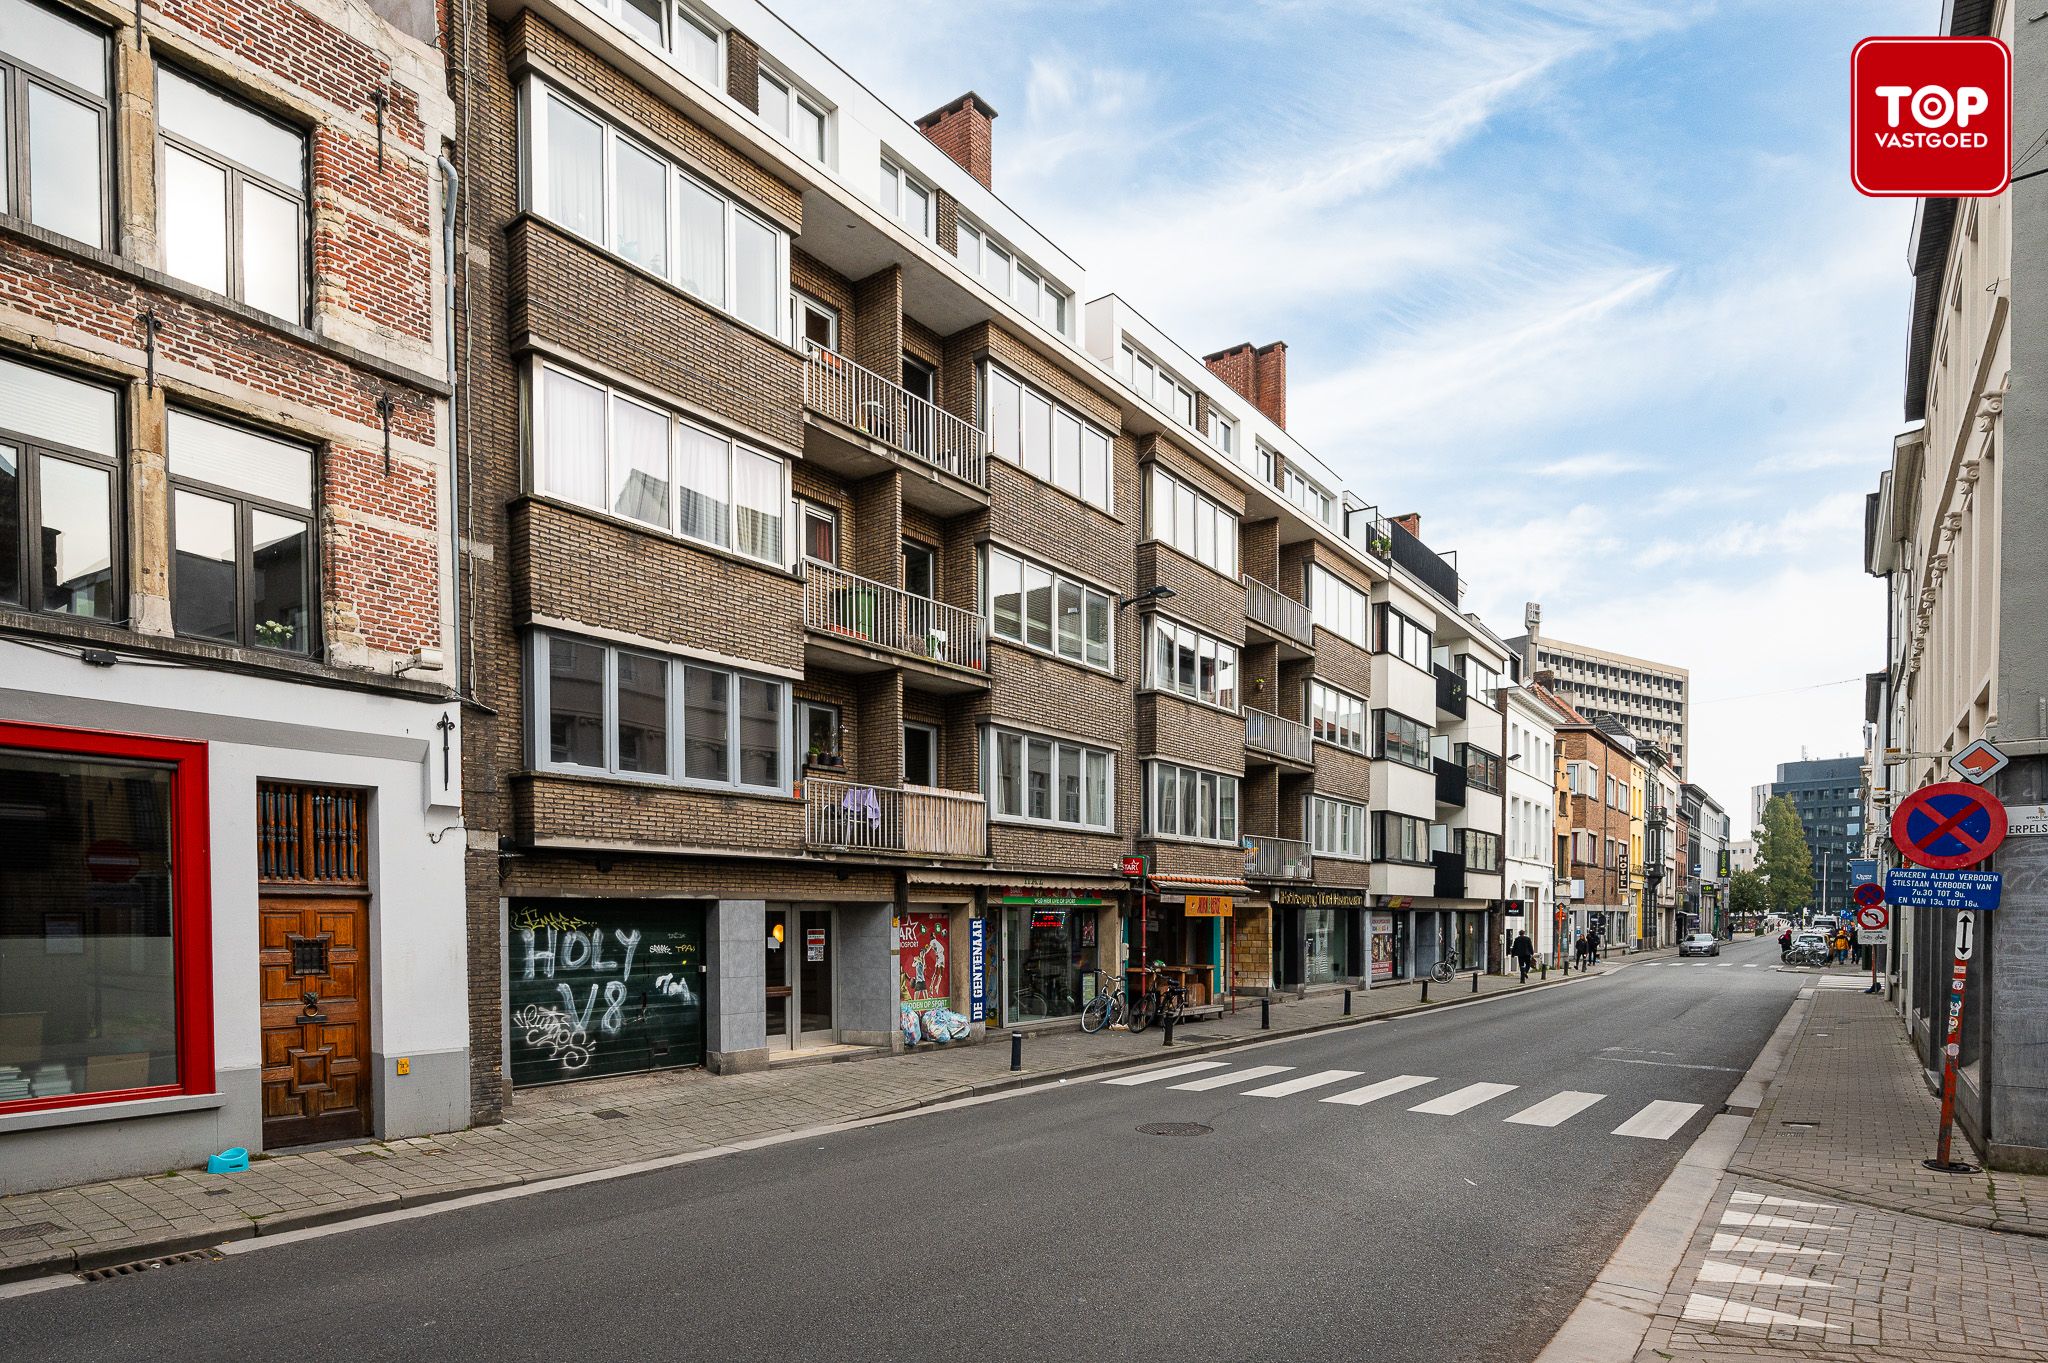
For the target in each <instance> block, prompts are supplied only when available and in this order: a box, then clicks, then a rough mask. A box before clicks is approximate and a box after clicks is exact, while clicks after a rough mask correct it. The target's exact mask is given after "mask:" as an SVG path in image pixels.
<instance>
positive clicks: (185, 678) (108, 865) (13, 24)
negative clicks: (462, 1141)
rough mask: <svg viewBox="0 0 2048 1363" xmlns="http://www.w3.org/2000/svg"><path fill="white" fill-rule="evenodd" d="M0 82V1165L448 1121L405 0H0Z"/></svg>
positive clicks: (435, 316) (430, 337)
mask: <svg viewBox="0 0 2048 1363" xmlns="http://www.w3.org/2000/svg"><path fill="white" fill-rule="evenodd" d="M372 9H375V10H379V11H382V12H384V13H385V14H387V15H388V17H384V18H380V17H378V16H377V15H376V14H373V13H372V12H371V11H372ZM138 24H139V25H140V27H139V28H138ZM0 89H4V91H5V99H4V101H0V1190H5V1191H8V1192H13V1191H16V1190H19V1189H23V1188H29V1187H37V1186H46V1185H49V1184H53V1183H62V1182H75V1181H78V1180H80V1179H89V1178H99V1177H105V1176H109V1175H116V1174H132V1173H138V1172H149V1171H157V1170H162V1169H164V1168H166V1167H171V1166H178V1165H189V1164H192V1163H195V1162H198V1161H200V1160H203V1159H204V1158H205V1157H206V1156H207V1155H208V1154H209V1153H212V1152H215V1151H219V1150H221V1149H223V1148H224V1147H229V1146H243V1147H246V1148H248V1149H250V1150H252V1151H260V1150H266V1149H276V1148H279V1147H282V1146H286V1145H292V1144H298V1143H302V1142H306V1141H313V1140H327V1139H337V1138H346V1137H359V1136H377V1137H387V1138H389V1137H402V1136H409V1135H415V1134H420V1133H424V1132H429V1131H437V1130H445V1129H448V1128H450V1127H453V1126H459V1125H461V1124H463V1123H464V1122H465V1121H466V1120H467V1118H468V1115H469V1106H470V1105H469V1101H468V1076H469V1069H470V1065H469V1056H468V1037H467V1020H466V1016H465V1006H464V1000H463V999H462V997H461V996H460V994H459V992H457V991H451V990H450V989H448V988H447V987H446V982H447V981H449V980H451V979H453V978H455V977H456V976H457V975H458V974H459V972H460V971H461V970H462V968H463V964H464V958H465V940H464V932H463V918H462V914H461V912H460V909H459V907H458V905H459V903H460V898H461V881H462V875H463V869H464V868H463V863H462V854H461V838H460V836H459V834H458V835H457V836H452V837H451V836H449V834H450V833H451V832H455V831H456V830H457V829H459V827H460V824H461V813H460V808H459V804H460V791H461V783H462V771H461V761H460V759H461V742H460V738H461V736H460V732H459V719H460V716H459V713H458V710H457V707H456V706H455V705H454V703H453V695H454V693H453V690H452V689H451V683H452V682H453V680H454V678H453V675H452V672H451V671H449V670H448V669H447V668H446V667H445V666H444V658H445V657H446V656H447V651H448V650H449V649H450V648H451V646H452V644H453V637H454V636H453V630H452V620H451V613H450V609H449V608H450V605H451V602H452V595H451V592H452V545H451V543H450V540H449V531H450V523H451V522H450V509H451V499H452V497H453V494H454V489H453V486H452V481H451V479H450V478H449V476H448V474H449V469H450V462H451V457H452V453H453V449H454V445H453V435H452V431H451V429H450V427H449V423H448V410H449V408H448V403H449V395H450V383H449V367H448V352H447V349H446V344H447V334H446V331H445V324H444V308H443V298H442V291H441V285H442V282H443V278H444V276H443V273H442V269H441V237H440V225H441V221H442V210H443V205H444V193H445V191H444V185H445V180H444V176H443V174H442V172H441V170H440V168H439V167H437V165H436V156H437V154H438V153H439V152H440V150H441V148H442V146H443V145H444V142H445V140H446V139H448V138H449V137H451V136H452V135H453V132H454V127H453V124H452V121H451V117H450V114H451V106H450V104H449V101H448V98H447V94H446V84H445V78H444V75H443V63H442V59H441V54H440V52H439V50H438V48H437V45H436V34H435V30H434V27H433V22H432V17H431V15H430V14H427V15H424V16H422V15H421V13H419V12H418V11H416V10H411V9H407V8H406V7H404V6H398V5H376V6H371V7H365V6H362V5H356V4H345V3H341V0H298V2H297V3H287V2H286V0H269V2H267V3H264V4H262V5H260V6H245V7H239V8H236V9H224V8H222V7H221V6H218V5H212V4H203V3H193V2H190V0H162V2H161V3H157V2H156V0H152V3H150V4H148V5H146V6H131V5H128V4H125V3H104V2H103V0H0Z"/></svg>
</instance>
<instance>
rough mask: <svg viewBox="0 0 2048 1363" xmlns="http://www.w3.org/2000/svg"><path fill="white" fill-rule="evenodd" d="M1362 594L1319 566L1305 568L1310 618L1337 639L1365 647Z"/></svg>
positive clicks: (1364, 606)
mask: <svg viewBox="0 0 2048 1363" xmlns="http://www.w3.org/2000/svg"><path fill="white" fill-rule="evenodd" d="M1365 608H1366V596H1365V593H1364V592H1362V591H1360V590H1359V589H1358V588H1356V587H1354V586H1352V585H1351V584H1350V583H1349V582H1346V581H1345V580H1344V579H1343V578H1341V577H1338V576H1337V575H1336V574H1335V573H1333V572H1331V571H1330V570H1329V569H1328V568H1325V567H1324V566H1323V565H1322V564H1320V563H1311V564H1310V565H1309V566H1308V609H1309V615H1310V617H1311V618H1312V619H1313V620H1314V621H1315V622H1316V623H1317V624H1318V625H1321V626H1322V627H1323V628H1324V629H1326V630H1328V631H1330V633H1332V634H1334V635H1336V636H1337V637H1338V638H1340V639H1346V640H1349V641H1350V642H1352V643H1354V644H1357V645H1358V646H1359V647H1360V648H1369V647H1371V644H1370V643H1369V642H1368V640H1367V638H1366V633H1365Z"/></svg>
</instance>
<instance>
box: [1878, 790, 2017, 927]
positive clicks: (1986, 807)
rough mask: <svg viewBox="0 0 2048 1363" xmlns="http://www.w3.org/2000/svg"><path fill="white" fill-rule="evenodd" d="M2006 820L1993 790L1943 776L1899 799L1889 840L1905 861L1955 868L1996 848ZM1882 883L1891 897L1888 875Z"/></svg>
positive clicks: (1967, 865) (1975, 859) (2003, 809)
mask: <svg viewBox="0 0 2048 1363" xmlns="http://www.w3.org/2000/svg"><path fill="white" fill-rule="evenodd" d="M2006 826H2007V825H2006V817H2005V806H2004V805H2002V804H2000V803H1999V801H1998V797H1997V796H1996V795H1993V794H1991V793H1990V792H1989V791H1985V790H1979V789H1978V788H1977V787H1975V786H1972V785H1965V784H1964V783H1963V782H1961V781H1944V782H1941V783H1940V784H1938V785H1932V786H1922V787H1921V788H1920V789H1919V790H1916V791H1914V792H1913V793H1912V794H1911V795H1908V796H1907V797H1906V798H1905V799H1903V800H1901V801H1900V802H1899V808H1898V812H1897V813H1895V814H1893V815H1892V843H1893V844H1894V845H1895V846H1896V847H1897V848H1898V849H1899V855H1900V856H1902V857H1904V858H1905V859H1906V860H1907V861H1910V862H1914V863H1916V864H1918V865H1921V866H1929V867H1933V868H1934V869H1936V870H1940V871H1960V870H1962V869H1963V868H1965V867H1969V866H1975V865H1976V864H1977V863H1978V862H1980V861H1982V860H1984V859H1985V858H1986V857H1988V856H1990V855H1991V854H1992V853H1993V852H1995V851H1997V850H1998V844H2000V843H2001V842H2004V841H2005V832H2006ZM1885 889H1886V895H1887V897H1888V898H1889V897H1891V895H1890V890H1891V885H1890V879H1889V877H1887V879H1886V885H1885ZM1894 902H1897V901H1896V900H1894Z"/></svg>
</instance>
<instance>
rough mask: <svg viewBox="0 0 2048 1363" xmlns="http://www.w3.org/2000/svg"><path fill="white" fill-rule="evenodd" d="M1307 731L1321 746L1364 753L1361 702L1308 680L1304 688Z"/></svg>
mask: <svg viewBox="0 0 2048 1363" xmlns="http://www.w3.org/2000/svg"><path fill="white" fill-rule="evenodd" d="M1308 715H1309V727H1310V729H1311V730H1313V731H1314V733H1315V736H1316V737H1317V738H1319V739H1321V740H1322V741H1323V742H1325V743H1334V744H1336V745H1337V746H1338V747H1340V748H1349V749H1351V751H1353V752H1364V751H1365V702H1364V701H1362V700H1360V699H1359V698H1358V697H1356V696H1354V695H1352V694H1351V693H1350V692H1348V691H1339V690H1337V689H1336V688H1335V687H1333V686H1325V685H1324V684H1323V683H1321V682H1319V681H1314V680H1311V681H1310V682H1309V684H1308Z"/></svg>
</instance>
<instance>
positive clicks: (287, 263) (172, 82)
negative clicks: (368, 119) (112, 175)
mask: <svg viewBox="0 0 2048 1363" xmlns="http://www.w3.org/2000/svg"><path fill="white" fill-rule="evenodd" d="M156 112H157V123H158V125H159V126H160V127H161V128H162V129H163V179H162V182H161V184H160V185H159V187H158V201H159V206H160V210H161V215H162V219H163V248H164V268H165V269H166V270H167V271H169V272H170V273H171V274H174V275H176V276H177V277H178V278H180V279H184V280H188V281H190V282H191V283H194V284H197V285H199V286H201V287H202V288H208V289H212V290H213V291H214V292H215V293H224V294H226V295H227V296H228V297H230V298H233V299H236V300H238V301H240V302H243V303H247V304H248V305H249V306H250V307H252V308H261V309H262V310H263V311H265V312H268V313H274V314H275V315H277V316H279V317H287V318H290V319H292V320H293V321H297V320H299V318H300V317H301V316H302V314H303V313H304V312H305V278H306V137H305V134H304V133H302V132H300V131H299V130H298V129H296V128H288V127H286V126H285V125H284V124H282V123H279V122H277V121H276V120H275V119H272V118H269V117H266V116H265V115H263V114H259V113H257V112H256V111H255V110H253V109H251V108H248V107H247V106H246V105H243V104H240V103H238V102H236V101H235V100H231V99H229V98H227V97H226V96H224V95H222V94H219V93H218V92H216V91H215V90H213V89H212V88H211V87H210V86H206V85H202V84H200V83H199V82H198V81H195V80H191V79H188V78H187V77H185V76H182V75H180V74H178V73H177V72H176V71H174V70H172V69H171V68H170V67H167V66H165V67H159V68H158V69H157V77H156Z"/></svg>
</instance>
